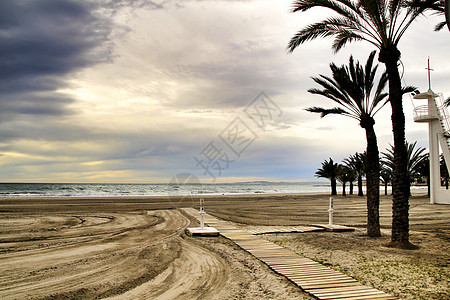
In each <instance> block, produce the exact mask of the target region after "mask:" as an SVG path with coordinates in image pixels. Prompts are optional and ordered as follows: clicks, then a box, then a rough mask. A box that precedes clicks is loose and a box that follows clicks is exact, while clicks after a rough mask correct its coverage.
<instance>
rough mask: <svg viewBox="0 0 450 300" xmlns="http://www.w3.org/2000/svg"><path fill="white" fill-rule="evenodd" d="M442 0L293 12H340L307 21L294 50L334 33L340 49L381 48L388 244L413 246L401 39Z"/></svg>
mask: <svg viewBox="0 0 450 300" xmlns="http://www.w3.org/2000/svg"><path fill="white" fill-rule="evenodd" d="M440 1H441V0H296V1H294V3H293V9H292V12H305V11H308V10H310V9H312V8H315V7H321V8H327V9H329V10H331V11H332V12H334V13H336V14H337V16H333V17H329V18H327V19H324V20H322V21H318V22H316V23H313V24H310V25H307V26H306V27H305V28H303V29H301V30H300V31H298V32H297V34H296V35H295V36H293V37H292V38H291V40H290V42H289V44H288V51H289V52H293V51H294V50H295V49H296V48H297V47H298V46H300V45H301V44H303V43H305V42H307V41H310V40H313V39H316V38H319V37H329V36H332V37H334V42H333V45H332V49H333V50H334V51H335V52H337V51H339V50H340V49H341V48H342V47H344V46H345V45H346V44H348V43H350V42H355V41H365V42H368V43H370V44H371V45H373V46H375V47H376V48H378V50H379V51H380V53H379V56H378V60H379V61H380V62H382V63H383V64H384V65H385V66H386V71H387V73H388V78H389V102H390V104H391V108H392V117H391V120H392V131H393V133H394V148H395V151H394V157H395V166H394V170H393V171H394V173H393V174H394V175H393V201H392V202H393V204H392V235H391V242H390V244H389V246H392V247H400V248H410V247H413V245H412V244H411V243H410V242H409V192H408V191H409V182H408V177H407V171H406V148H405V115H404V113H403V103H402V96H403V94H404V93H406V92H410V91H411V90H408V89H404V88H402V84H401V81H400V73H399V70H398V64H399V60H400V51H399V49H398V44H399V42H400V40H401V38H402V37H403V35H404V34H405V32H406V31H407V29H408V28H409V27H410V25H411V24H412V23H413V22H414V21H415V20H416V19H417V18H418V17H419V16H421V15H422V14H423V13H424V12H427V11H433V9H435V8H436V7H438V6H439V5H440Z"/></svg>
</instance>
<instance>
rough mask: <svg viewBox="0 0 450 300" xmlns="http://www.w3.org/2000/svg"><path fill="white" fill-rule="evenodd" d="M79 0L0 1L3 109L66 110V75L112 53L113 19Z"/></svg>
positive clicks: (14, 111) (25, 111) (19, 111)
mask: <svg viewBox="0 0 450 300" xmlns="http://www.w3.org/2000/svg"><path fill="white" fill-rule="evenodd" d="M97 8H98V7H96V6H95V5H94V4H91V3H89V2H80V1H62V0H46V1H12V0H10V1H8V0H7V1H1V2H0V45H1V46H0V95H1V97H0V109H1V112H2V115H5V114H7V113H12V114H39V115H42V114H49V115H55V114H64V113H66V112H67V111H68V108H67V107H66V105H67V104H68V103H70V102H71V99H68V98H67V97H65V96H63V95H58V94H53V93H52V92H53V91H55V90H57V89H58V88H63V87H64V86H65V83H64V81H63V80H62V79H63V78H64V76H65V75H67V74H70V73H71V72H74V71H77V70H79V69H80V68H83V67H86V66H89V65H92V64H95V63H99V62H104V61H107V60H109V59H110V54H111V47H112V45H111V44H110V43H109V42H108V41H109V35H110V32H111V23H110V21H108V19H105V18H102V17H100V14H98V13H94V12H95V11H96V9H97Z"/></svg>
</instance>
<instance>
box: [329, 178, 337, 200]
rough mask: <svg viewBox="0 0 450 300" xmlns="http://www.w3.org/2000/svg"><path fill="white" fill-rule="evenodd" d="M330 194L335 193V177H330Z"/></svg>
mask: <svg viewBox="0 0 450 300" xmlns="http://www.w3.org/2000/svg"><path fill="white" fill-rule="evenodd" d="M330 180H331V195H332V196H334V195H337V188H336V178H331V179H330Z"/></svg>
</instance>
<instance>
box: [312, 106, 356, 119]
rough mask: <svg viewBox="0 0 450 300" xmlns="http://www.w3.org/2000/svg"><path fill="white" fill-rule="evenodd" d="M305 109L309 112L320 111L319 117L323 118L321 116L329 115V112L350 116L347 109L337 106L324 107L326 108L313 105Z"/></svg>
mask: <svg viewBox="0 0 450 300" xmlns="http://www.w3.org/2000/svg"><path fill="white" fill-rule="evenodd" d="M305 110H306V111H309V112H312V113H320V117H321V118H323V117H325V116H327V115H330V114H334V115H349V116H350V117H351V114H349V113H348V112H347V111H345V110H343V109H342V108H339V107H334V108H331V109H326V108H322V107H317V106H313V107H308V108H307V109H305Z"/></svg>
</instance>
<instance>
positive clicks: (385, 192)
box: [384, 182, 388, 196]
mask: <svg viewBox="0 0 450 300" xmlns="http://www.w3.org/2000/svg"><path fill="white" fill-rule="evenodd" d="M387 188H388V183H387V182H385V183H384V194H385V195H386V196H387V194H388V192H387Z"/></svg>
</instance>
